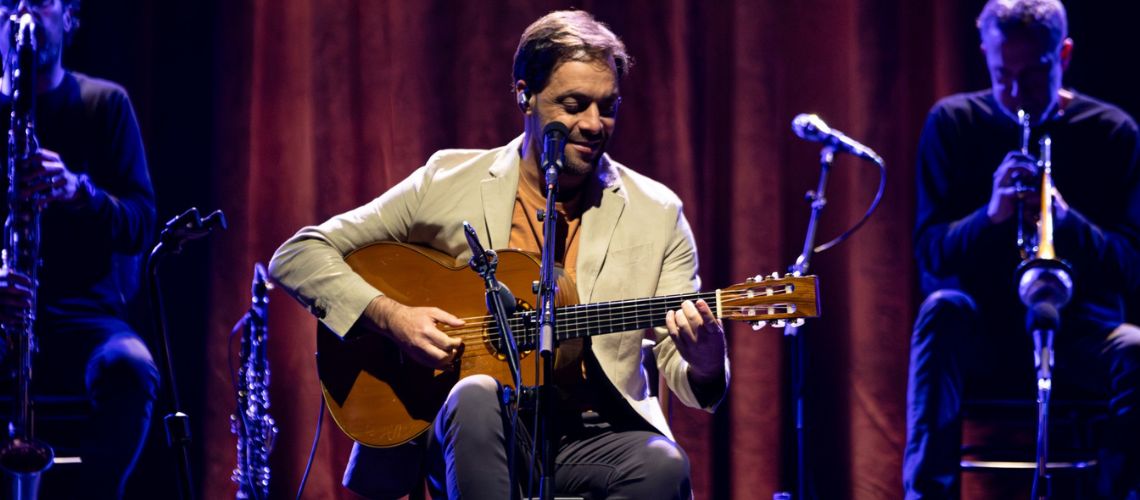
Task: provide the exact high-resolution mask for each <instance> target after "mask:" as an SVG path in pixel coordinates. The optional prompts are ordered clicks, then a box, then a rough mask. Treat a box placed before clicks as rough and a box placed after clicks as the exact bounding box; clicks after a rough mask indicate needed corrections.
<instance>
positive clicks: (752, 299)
mask: <svg viewBox="0 0 1140 500" xmlns="http://www.w3.org/2000/svg"><path fill="white" fill-rule="evenodd" d="M817 282H818V279H817V278H816V277H815V276H792V275H788V274H785V275H784V276H780V275H779V274H777V273H772V274H771V275H770V276H759V275H758V276H755V277H752V278H748V279H747V280H745V281H744V283H739V284H736V285H732V286H730V287H727V288H722V289H720V290H718V291H717V304H716V313H717V316H718V317H719V318H721V319H730V320H735V321H748V322H751V323H752V329H753V330H759V329H761V328H764V327H765V326H768V325H771V326H773V327H776V328H783V327H785V326H788V325H793V326H799V325H802V324H803V321H804V320H803V318H815V317H818V316H819V296H818V295H817V294H816V286H817V284H818V283H817ZM789 320H790V321H789Z"/></svg>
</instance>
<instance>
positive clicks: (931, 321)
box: [903, 290, 1140, 499]
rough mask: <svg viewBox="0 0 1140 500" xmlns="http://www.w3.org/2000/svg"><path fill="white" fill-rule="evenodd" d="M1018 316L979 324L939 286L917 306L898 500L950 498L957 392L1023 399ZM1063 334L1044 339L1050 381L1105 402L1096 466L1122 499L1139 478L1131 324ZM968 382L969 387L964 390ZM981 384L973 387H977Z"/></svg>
mask: <svg viewBox="0 0 1140 500" xmlns="http://www.w3.org/2000/svg"><path fill="white" fill-rule="evenodd" d="M1023 324H1024V323H1021V321H1020V319H1019V318H1016V317H1015V318H1014V319H1013V320H1010V321H1004V322H1000V321H990V320H987V319H984V318H983V317H982V315H981V314H980V313H979V311H978V307H977V305H976V304H975V302H974V301H973V299H972V298H971V297H970V296H969V295H966V294H965V293H962V292H961V291H958V290H939V291H937V292H935V293H932V294H931V295H930V296H929V297H927V299H926V300H925V301H924V302H923V304H922V307H921V309H920V310H919V313H918V318H917V320H916V321H915V326H914V332H913V337H912V339H911V349H910V351H911V358H910V378H909V384H908V387H907V442H906V450H905V456H904V460H903V486H904V488H905V490H906V498H908V499H918V498H951V497H955V496H957V492H958V460H959V452H960V451H959V450H960V447H961V441H962V435H961V406H962V399H963V393H964V392H965V391H966V390H967V389H970V390H985V387H983V384H984V385H985V386H991V387H992V386H1005V387H1009V386H1012V387H1013V389H1014V390H1016V391H1017V392H1018V394H1019V395H1023V396H1025V397H1027V398H1033V397H1035V394H1036V384H1035V383H1034V379H1035V372H1034V367H1033V350H1032V349H1033V348H1032V338H1031V336H1030V335H1029V334H1028V333H1026V332H1025V331H1024V326H1022V325H1023ZM1079 330H1080V328H1079V325H1071V328H1070V329H1069V330H1066V329H1065V325H1062V329H1061V332H1060V334H1059V335H1058V336H1057V338H1056V339H1055V340H1054V350H1055V352H1056V358H1057V362H1056V371H1055V373H1056V375H1055V377H1054V380H1055V381H1058V382H1065V381H1068V382H1069V383H1073V384H1077V385H1080V386H1084V387H1089V388H1092V387H1095V388H1098V389H1100V391H1101V392H1104V393H1106V394H1108V395H1109V397H1110V410H1111V414H1112V433H1111V435H1110V439H1109V440H1108V441H1109V443H1107V448H1106V450H1105V458H1106V459H1105V460H1104V461H1102V473H1103V476H1104V477H1103V480H1102V481H1101V483H1102V486H1101V489H1102V494H1104V495H1106V496H1108V497H1112V498H1120V497H1123V496H1124V495H1125V494H1126V492H1127V491H1128V490H1129V489H1131V488H1136V487H1137V484H1136V482H1137V481H1140V328H1137V327H1136V326H1134V325H1130V324H1123V325H1121V326H1120V327H1118V328H1116V329H1115V330H1113V331H1111V332H1107V333H1099V334H1097V333H1096V332H1087V331H1079ZM968 382H974V383H975V384H976V385H971V384H969V383H968ZM978 382H982V383H983V384H977V383H978Z"/></svg>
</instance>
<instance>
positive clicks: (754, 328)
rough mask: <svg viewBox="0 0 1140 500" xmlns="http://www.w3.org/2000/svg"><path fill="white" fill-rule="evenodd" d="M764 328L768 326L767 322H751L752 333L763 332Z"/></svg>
mask: <svg viewBox="0 0 1140 500" xmlns="http://www.w3.org/2000/svg"><path fill="white" fill-rule="evenodd" d="M765 326H768V322H767V321H753V322H752V331H754V332H758V331H760V330H763V329H764V327H765Z"/></svg>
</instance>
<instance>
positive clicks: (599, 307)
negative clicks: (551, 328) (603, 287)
mask: <svg viewBox="0 0 1140 500" xmlns="http://www.w3.org/2000/svg"><path fill="white" fill-rule="evenodd" d="M716 297H717V292H715V291H714V292H697V293H683V294H677V295H666V296H662V297H649V298H644V299H631V300H616V301H612V302H596V303H593V304H578V305H573V306H565V307H559V308H558V310H557V312H556V313H555V326H556V328H555V336H556V337H557V340H558V341H563V340H570V339H577V338H583V337H591V336H594V335H605V334H608V333H615V332H626V331H632V330H644V329H646V328H653V327H656V326H664V325H665V314H666V313H667V312H669V311H675V310H677V309H680V308H681V303H682V302H684V301H686V300H693V301H695V300H697V299H705V301H706V302H709V304H710V305H711V306H712V307H713V310H714V311H715V310H716V305H715V302H714V301H715V299H716ZM510 324H511V331H512V332H513V333H514V334H515V336H516V337H517V338H518V342H519V348H520V349H529V348H532V347H534V346H535V345H537V342H536V337H535V336H536V335H537V324H538V318H537V314H536V313H535V312H534V311H526V312H522V313H517V314H515V316H514V317H513V318H511V320H510Z"/></svg>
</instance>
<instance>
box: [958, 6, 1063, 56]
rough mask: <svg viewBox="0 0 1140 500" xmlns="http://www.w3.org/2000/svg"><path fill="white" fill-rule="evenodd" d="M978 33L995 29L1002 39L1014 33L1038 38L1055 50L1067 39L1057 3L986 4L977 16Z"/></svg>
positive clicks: (1060, 10) (984, 33)
mask: <svg viewBox="0 0 1140 500" xmlns="http://www.w3.org/2000/svg"><path fill="white" fill-rule="evenodd" d="M977 26H978V32H979V34H980V35H981V36H983V37H984V36H986V32H987V31H989V30H991V29H996V30H997V31H998V32H999V33H1001V34H1003V35H1009V34H1012V33H1015V32H1023V33H1031V34H1034V35H1037V36H1040V37H1042V39H1043V40H1045V41H1047V42H1048V43H1049V48H1050V49H1053V50H1056V49H1057V48H1058V47H1060V46H1061V42H1062V41H1064V40H1065V38H1066V37H1067V36H1069V22H1068V20H1067V19H1066V16H1065V6H1064V5H1061V2H1060V0H990V1H989V2H986V6H985V7H983V8H982V13H981V14H979V15H978V22H977Z"/></svg>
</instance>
